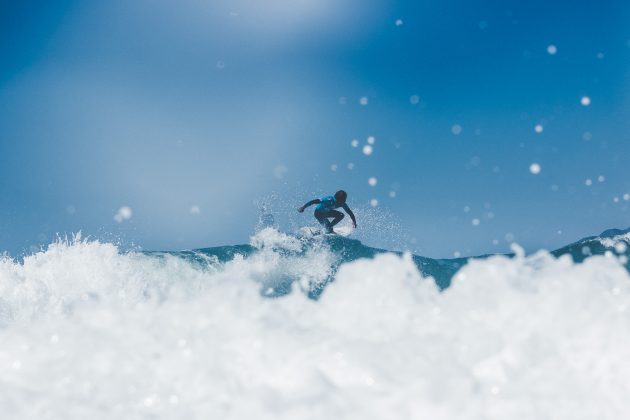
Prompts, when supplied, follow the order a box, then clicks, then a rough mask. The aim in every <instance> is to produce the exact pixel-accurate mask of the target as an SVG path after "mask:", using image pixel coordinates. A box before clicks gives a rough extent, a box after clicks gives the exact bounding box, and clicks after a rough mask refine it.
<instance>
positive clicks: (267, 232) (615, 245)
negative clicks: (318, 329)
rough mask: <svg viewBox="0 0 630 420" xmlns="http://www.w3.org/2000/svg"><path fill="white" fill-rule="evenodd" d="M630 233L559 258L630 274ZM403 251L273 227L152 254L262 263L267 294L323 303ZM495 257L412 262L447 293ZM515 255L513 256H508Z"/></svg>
mask: <svg viewBox="0 0 630 420" xmlns="http://www.w3.org/2000/svg"><path fill="white" fill-rule="evenodd" d="M629 232H630V229H628V230H609V231H606V232H604V233H603V234H602V235H600V236H595V237H589V238H585V239H582V240H580V241H577V242H575V243H573V244H570V245H567V246H565V247H563V248H560V249H558V250H555V251H552V252H551V254H552V255H554V256H555V257H560V256H562V255H570V256H571V257H572V259H573V260H574V261H575V262H578V263H580V262H583V261H584V260H585V259H586V258H588V257H591V256H595V255H615V256H618V257H621V258H624V259H625V261H623V262H624V264H625V267H626V268H627V269H628V270H629V271H630V263H629V262H628V260H629V259H630V251H629V248H630V247H629V246H628V243H629V242H630V234H629ZM384 253H393V254H397V255H402V253H401V252H394V251H388V250H385V249H379V248H372V247H369V246H366V245H364V244H362V243H361V242H360V241H358V240H355V239H351V238H347V237H343V236H332V235H321V236H317V237H310V238H304V237H299V236H293V235H286V234H283V233H281V232H278V231H276V230H274V229H271V228H266V229H263V230H262V231H261V232H259V233H258V234H257V235H255V236H254V237H252V243H251V244H245V245H228V246H219V247H211V248H201V249H195V250H191V251H179V252H146V253H145V254H147V255H153V256H155V257H160V256H161V255H174V256H177V257H179V258H182V259H184V260H186V261H188V262H190V263H191V264H193V265H195V266H196V267H199V268H202V269H212V270H222V269H224V267H225V266H226V265H229V264H235V260H238V261H239V262H241V261H242V262H249V263H250V264H251V265H256V264H258V265H259V266H260V267H263V266H265V268H264V269H262V268H261V269H260V270H259V271H260V273H258V275H257V276H255V277H256V278H257V279H258V281H259V282H260V284H261V289H260V290H261V294H262V295H264V296H267V297H279V296H284V295H286V294H289V293H290V292H291V291H292V290H293V288H294V287H299V288H301V289H302V290H303V291H304V292H305V293H306V294H307V295H308V296H309V297H310V298H311V299H319V298H320V297H321V295H322V293H324V291H325V289H326V286H327V285H328V284H330V283H331V282H332V281H334V278H335V274H336V273H337V270H338V269H339V267H340V266H341V265H342V264H344V263H348V262H351V261H355V260H358V259H362V258H374V257H375V256H376V255H378V254H384ZM489 256H490V255H485V256H476V257H469V258H456V259H434V258H428V257H423V256H418V255H411V258H412V260H413V262H414V264H415V265H416V267H417V268H418V270H419V271H420V273H422V275H423V276H424V277H431V278H432V279H433V281H434V282H435V284H436V286H437V287H438V288H439V289H440V290H444V289H447V288H448V287H449V286H450V285H451V282H452V279H453V277H454V276H455V273H457V271H458V270H459V269H460V268H462V267H463V266H464V265H466V264H467V263H468V262H469V261H470V260H473V259H485V258H488V257H489ZM508 256H510V257H511V256H513V255H508ZM254 270H255V269H254Z"/></svg>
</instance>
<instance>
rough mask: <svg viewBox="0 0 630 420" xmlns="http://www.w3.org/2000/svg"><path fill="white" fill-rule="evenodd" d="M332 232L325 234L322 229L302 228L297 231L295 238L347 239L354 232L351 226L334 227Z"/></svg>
mask: <svg viewBox="0 0 630 420" xmlns="http://www.w3.org/2000/svg"><path fill="white" fill-rule="evenodd" d="M333 230H334V233H327V232H326V231H325V230H324V229H323V228H314V227H310V226H304V227H301V228H300V229H298V231H297V236H298V237H300V238H312V237H315V236H320V235H326V236H343V237H347V236H350V235H351V234H352V232H354V228H353V227H352V226H335V227H334V228H333Z"/></svg>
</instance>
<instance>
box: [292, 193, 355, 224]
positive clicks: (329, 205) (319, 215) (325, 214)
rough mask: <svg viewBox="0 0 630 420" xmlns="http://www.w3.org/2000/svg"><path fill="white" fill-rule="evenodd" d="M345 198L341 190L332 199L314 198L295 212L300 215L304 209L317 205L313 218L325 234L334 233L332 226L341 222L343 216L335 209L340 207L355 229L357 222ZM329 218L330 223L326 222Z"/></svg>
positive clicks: (329, 197)
mask: <svg viewBox="0 0 630 420" xmlns="http://www.w3.org/2000/svg"><path fill="white" fill-rule="evenodd" d="M346 198H348V194H347V193H346V192H345V191H343V190H339V191H337V192H336V193H335V196H334V197H333V196H330V195H329V196H327V197H324V198H322V199H319V198H316V199H315V200H311V201H309V202H308V203H306V204H304V205H303V206H302V207H300V208H298V209H297V210H298V211H299V212H300V213H303V212H304V209H306V208H307V207H308V206H312V205H313V204H317V207H315V214H314V215H315V218H316V219H317V221H318V222H319V223H321V224H322V225H323V226H324V227H325V228H326V232H327V233H335V232H334V231H333V226H335V225H336V224H337V223H339V222H341V219H343V217H344V214H343V213H342V212H340V211H338V210H335V209H337V208H339V207H342V208H343V209H344V210H345V211H346V213H348V215H349V216H350V218H351V219H352V227H354V228H356V227H357V220H356V219H355V218H354V213H352V210H350V207H348V205H347V204H346ZM329 218H332V219H333V220H332V221H330V220H328V219H329Z"/></svg>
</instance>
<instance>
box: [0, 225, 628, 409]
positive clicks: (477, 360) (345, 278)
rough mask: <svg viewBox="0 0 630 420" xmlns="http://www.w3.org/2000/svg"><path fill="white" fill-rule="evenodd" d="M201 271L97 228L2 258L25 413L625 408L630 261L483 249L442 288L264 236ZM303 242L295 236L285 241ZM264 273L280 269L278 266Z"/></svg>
mask: <svg viewBox="0 0 630 420" xmlns="http://www.w3.org/2000/svg"><path fill="white" fill-rule="evenodd" d="M252 243H253V244H255V245H256V246H257V247H258V249H259V250H260V251H259V252H258V253H256V254H254V256H251V257H249V258H243V257H236V258H235V259H234V260H232V261H230V262H228V263H225V264H219V263H218V262H216V261H215V262H213V263H212V264H210V266H209V267H206V268H203V269H202V268H201V267H199V266H196V265H195V264H192V263H189V262H186V261H184V260H182V259H180V258H177V257H173V256H168V255H164V256H162V257H160V258H156V257H150V256H146V255H142V254H137V253H131V254H124V255H121V254H120V253H119V252H118V250H117V249H116V247H115V246H113V245H111V244H100V243H98V242H86V241H75V242H74V243H58V244H55V245H52V246H51V247H49V249H48V250H47V251H45V252H41V253H39V254H36V255H33V256H31V257H27V258H26V259H25V260H24V262H23V263H17V262H14V261H12V260H9V259H7V258H5V259H4V260H2V261H1V262H0V297H1V298H0V316H1V319H2V326H1V327H0V412H1V413H2V417H3V418H7V419H12V420H13V419H47V418H50V419H60V418H63V419H85V418H90V419H93V420H96V419H111V418H125V419H140V418H168V419H170V418H189V419H291V420H297V419H322V418H334V419H411V418H431V419H506V418H509V419H519V420H528V419H532V420H534V419H536V420H538V419H541V418H553V419H571V420H576V419H578V420H579V419H589V420H590V419H594V418H597V419H615V420H617V419H621V418H628V417H629V416H630V405H629V404H628V403H627V395H628V394H629V393H630V383H629V382H628V380H627V378H628V377H630V362H628V358H627V355H628V354H630V313H629V310H630V277H629V276H628V273H627V272H626V271H625V269H624V268H623V267H622V266H621V265H620V264H619V262H618V261H617V259H616V258H605V257H592V258H589V259H587V260H586V261H585V262H584V263H583V264H579V265H576V264H573V262H572V261H571V260H570V258H568V257H562V258H560V259H554V258H553V257H551V256H550V255H549V254H547V253H539V254H536V255H534V256H532V257H523V256H519V257H517V258H515V259H513V260H510V259H508V258H505V257H492V258H489V259H488V260H485V261H473V262H471V263H470V264H468V265H467V266H465V267H464V268H463V269H462V270H461V271H460V272H459V273H458V274H457V275H456V277H455V279H454V281H453V285H452V287H451V288H449V289H447V290H446V291H444V292H442V293H440V292H439V291H438V290H437V289H436V287H435V286H434V284H433V282H431V281H429V280H427V279H423V278H422V276H421V275H420V273H419V272H418V271H417V269H416V266H415V265H414V263H413V261H412V260H411V258H410V257H409V256H404V257H398V256H396V255H392V254H384V255H380V256H377V257H376V258H375V259H373V260H359V261H355V262H352V263H347V264H345V265H343V266H341V268H340V270H339V271H338V273H337V275H336V280H335V282H334V283H332V284H331V285H329V286H328V288H327V289H326V290H325V292H324V294H323V295H322V297H321V299H320V300H319V301H312V300H309V299H308V298H307V297H306V296H305V294H304V293H302V292H301V291H300V289H299V288H298V287H295V288H294V292H293V293H291V294H290V295H288V296H286V297H283V298H278V299H269V298H265V297H263V296H261V293H260V283H261V281H264V280H265V279H267V280H269V279H271V278H273V277H274V276H297V277H300V276H305V277H308V278H310V279H317V278H321V277H322V276H326V275H327V274H329V273H328V272H327V271H326V270H327V267H329V266H330V262H331V261H330V260H327V258H328V259H330V258H335V256H334V255H332V253H331V252H330V251H326V250H325V249H315V248H313V249H312V250H311V251H309V252H307V254H306V255H302V256H299V255H297V254H296V255H293V256H292V255H288V256H284V257H282V253H284V252H289V253H291V252H293V251H295V250H297V246H298V244H297V243H296V242H294V238H291V237H283V236H282V235H281V234H278V233H273V232H272V231H269V230H267V231H265V232H264V233H262V234H261V235H257V236H255V237H254V238H253V239H252ZM285 245H286V246H285ZM261 279H262V280H261Z"/></svg>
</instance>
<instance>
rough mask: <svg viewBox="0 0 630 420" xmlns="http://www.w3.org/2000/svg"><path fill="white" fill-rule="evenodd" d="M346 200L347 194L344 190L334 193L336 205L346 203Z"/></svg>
mask: <svg viewBox="0 0 630 420" xmlns="http://www.w3.org/2000/svg"><path fill="white" fill-rule="evenodd" d="M346 198H348V194H346V192H345V191H344V190H339V191H337V192H336V193H335V201H336V202H337V203H340V204H343V203H345V202H346Z"/></svg>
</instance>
